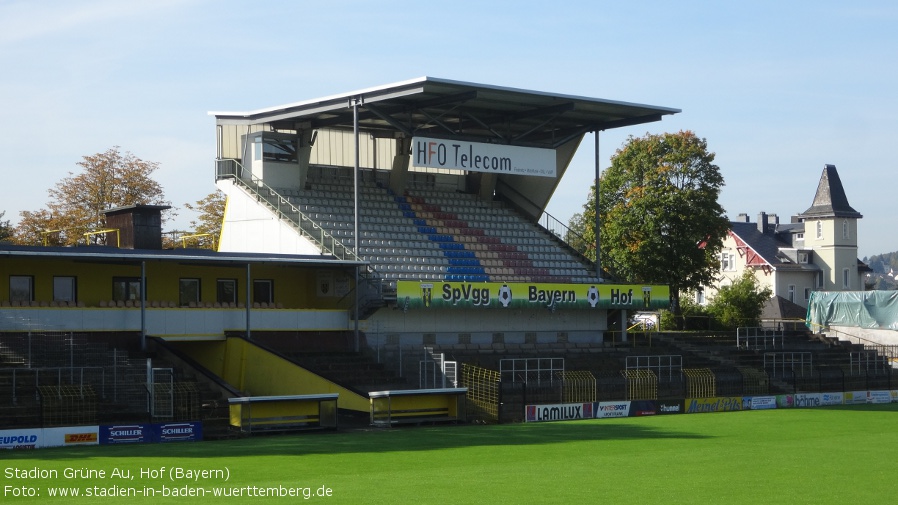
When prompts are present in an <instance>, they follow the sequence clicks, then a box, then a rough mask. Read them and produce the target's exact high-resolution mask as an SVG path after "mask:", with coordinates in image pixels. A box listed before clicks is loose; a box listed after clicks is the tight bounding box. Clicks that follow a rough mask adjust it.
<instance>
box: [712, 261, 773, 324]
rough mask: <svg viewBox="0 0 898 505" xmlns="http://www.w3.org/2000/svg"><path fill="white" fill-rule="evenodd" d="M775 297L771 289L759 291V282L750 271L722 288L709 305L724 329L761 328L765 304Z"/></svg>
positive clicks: (713, 315) (766, 288)
mask: <svg viewBox="0 0 898 505" xmlns="http://www.w3.org/2000/svg"><path fill="white" fill-rule="evenodd" d="M771 296H773V291H771V290H770V288H769V287H765V288H764V289H759V286H758V280H757V279H756V278H755V276H754V274H753V273H752V272H751V271H750V270H746V271H745V272H743V274H742V277H740V278H739V279H737V280H736V281H735V282H733V283H732V284H730V285H728V286H721V288H720V289H719V290H718V291H717V295H715V296H714V298H712V299H711V302H710V303H709V304H708V313H709V314H711V316H712V317H714V319H716V320H717V322H718V323H719V324H721V325H722V326H723V328H724V329H728V330H735V329H736V328H738V327H740V326H760V322H761V313H762V312H763V310H764V304H766V303H767V300H769V299H770V297H771Z"/></svg>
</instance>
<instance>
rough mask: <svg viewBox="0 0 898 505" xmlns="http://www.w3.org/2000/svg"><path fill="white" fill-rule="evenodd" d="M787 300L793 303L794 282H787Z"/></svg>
mask: <svg viewBox="0 0 898 505" xmlns="http://www.w3.org/2000/svg"><path fill="white" fill-rule="evenodd" d="M789 301H790V302H792V303H795V284H789Z"/></svg>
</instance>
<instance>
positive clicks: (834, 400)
mask: <svg viewBox="0 0 898 505" xmlns="http://www.w3.org/2000/svg"><path fill="white" fill-rule="evenodd" d="M844 401H845V399H844V395H843V394H842V393H820V404H821V405H842V403H843V402H844Z"/></svg>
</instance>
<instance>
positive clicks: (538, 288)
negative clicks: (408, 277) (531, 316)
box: [396, 281, 670, 310]
mask: <svg viewBox="0 0 898 505" xmlns="http://www.w3.org/2000/svg"><path fill="white" fill-rule="evenodd" d="M396 294H397V299H398V302H399V306H400V307H402V308H403V309H432V308H433V309H440V308H498V309H523V308H538V307H542V308H550V309H627V310H653V309H667V308H670V288H669V287H668V286H645V285H642V284H547V283H523V282H520V283H513V282H509V283H498V282H483V283H467V282H441V281H434V282H423V281H397V285H396Z"/></svg>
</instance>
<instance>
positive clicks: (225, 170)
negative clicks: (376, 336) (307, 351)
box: [215, 159, 383, 303]
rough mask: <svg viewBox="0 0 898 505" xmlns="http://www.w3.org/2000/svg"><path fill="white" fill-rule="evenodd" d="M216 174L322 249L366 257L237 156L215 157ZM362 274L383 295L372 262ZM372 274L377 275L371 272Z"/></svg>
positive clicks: (338, 255)
mask: <svg viewBox="0 0 898 505" xmlns="http://www.w3.org/2000/svg"><path fill="white" fill-rule="evenodd" d="M215 176H216V180H221V179H232V180H233V181H234V182H235V183H236V184H237V185H238V186H240V187H242V188H243V189H244V190H245V191H247V192H248V193H250V194H251V195H253V196H255V197H256V199H257V200H258V201H260V202H265V203H266V204H267V205H268V206H269V207H270V208H271V209H272V210H273V211H274V212H275V214H276V215H277V216H278V218H280V219H283V220H285V221H288V222H290V223H291V224H292V225H293V226H294V227H295V228H296V229H297V230H298V231H299V233H300V234H301V235H302V236H304V237H306V238H308V239H309V240H311V241H313V242H314V243H315V244H317V245H318V246H319V247H321V249H322V251H325V252H329V253H330V254H332V255H333V256H335V257H336V258H338V259H342V260H346V259H350V260H355V261H364V260H362V259H361V258H360V257H359V256H358V255H357V254H356V253H355V252H354V251H353V250H352V249H350V248H348V247H346V246H345V245H344V244H343V243H341V242H340V241H339V240H337V239H336V237H334V236H333V235H331V234H330V233H328V232H327V231H326V230H325V229H324V228H322V227H321V226H320V225H319V224H318V223H316V222H315V221H314V220H312V218H310V217H309V216H307V215H306V214H304V213H303V212H302V211H300V210H299V209H298V208H297V207H296V206H295V205H293V204H292V203H290V201H289V200H287V199H286V198H284V197H283V196H282V195H281V194H280V193H278V192H277V191H276V190H274V189H273V188H271V187H270V186H268V185H266V184H265V183H264V182H263V181H262V180H261V179H259V178H258V177H256V176H254V175H253V174H252V172H250V171H249V170H247V169H246V168H245V167H244V166H243V165H242V164H241V163H240V162H239V161H237V160H235V159H221V160H216V172H215ZM247 176H248V177H247ZM247 178H248V179H249V180H250V181H251V182H252V184H249V183H247V182H246V179H247ZM258 188H265V190H264V192H265V193H268V195H267V196H266V195H265V194H264V193H263V192H260V191H259V189H258ZM272 198H273V199H274V202H272ZM281 205H284V206H285V207H286V208H288V209H289V211H290V212H293V213H296V215H297V219H298V221H297V220H294V219H293V218H292V217H291V216H289V215H287V214H286V213H285V212H284V211H283V210H282V208H281ZM304 222H307V223H308V225H309V226H311V228H312V229H313V230H318V231H320V233H319V232H316V234H312V233H310V232H309V231H308V230H307V229H305V228H304V227H303V226H302V223H304ZM315 235H320V237H316V236H315ZM356 239H357V240H358V237H356ZM328 240H329V241H330V242H331V243H332V244H333V247H328V246H327V241H328ZM338 248H339V249H341V250H342V252H343V254H338V252H337V249H338ZM360 274H361V275H360V280H361V281H363V282H364V283H365V284H367V285H368V286H370V287H372V288H373V289H374V291H375V293H376V295H377V296H379V297H380V296H383V280H382V279H380V278H379V277H377V276H376V274H377V272H376V271H375V270H374V269H373V268H372V267H371V265H368V266H367V268H366V269H364V270H363V271H361V272H360ZM372 274H373V275H374V276H372ZM356 289H358V288H357V287H354V288H353V289H351V290H350V292H349V293H347V294H346V295H345V296H344V297H343V298H341V299H340V300H339V302H338V303H342V302H343V301H344V300H345V299H347V297H348V296H349V295H350V294H352V293H353V292H354V291H355V290H356ZM359 293H360V294H361V293H362V292H361V291H359ZM362 301H365V300H362Z"/></svg>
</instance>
